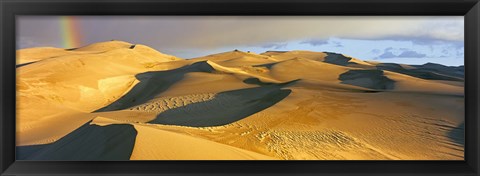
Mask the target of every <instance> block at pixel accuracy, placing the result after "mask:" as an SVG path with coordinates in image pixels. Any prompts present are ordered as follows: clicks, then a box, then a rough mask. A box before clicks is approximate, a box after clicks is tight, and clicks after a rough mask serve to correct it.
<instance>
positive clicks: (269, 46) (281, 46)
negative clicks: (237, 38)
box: [260, 43, 287, 49]
mask: <svg viewBox="0 0 480 176" xmlns="http://www.w3.org/2000/svg"><path fill="white" fill-rule="evenodd" d="M286 46H287V43H269V44H265V45H262V46H260V47H262V48H274V49H281V48H285V47H286Z"/></svg>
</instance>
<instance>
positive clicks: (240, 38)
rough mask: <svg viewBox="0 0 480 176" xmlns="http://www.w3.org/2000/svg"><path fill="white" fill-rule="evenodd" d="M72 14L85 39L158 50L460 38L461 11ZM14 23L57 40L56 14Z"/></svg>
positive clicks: (42, 38) (27, 32) (25, 32)
mask: <svg viewBox="0 0 480 176" xmlns="http://www.w3.org/2000/svg"><path fill="white" fill-rule="evenodd" d="M77 19H78V26H79V27H80V28H81V30H79V31H82V32H83V33H82V36H84V37H85V38H84V39H82V41H84V42H85V44H89V43H94V42H99V41H107V40H111V39H117V40H126V41H128V42H132V43H141V44H146V45H149V46H152V47H154V48H156V49H158V50H160V51H162V50H164V49H185V48H189V49H216V48H220V47H230V46H235V47H237V46H249V45H257V46H258V45H259V44H262V43H278V42H282V41H302V40H304V41H306V40H310V39H318V41H319V42H317V43H316V44H317V45H319V44H322V43H324V42H321V40H327V39H329V38H330V37H338V38H352V39H387V38H398V39H418V38H421V39H425V40H441V41H463V16H460V17H448V16H441V17H419V16H417V17H415V16H411V17H399V16H398V17H395V16H384V17H380V16H379V17H375V16H369V17H361V16H359V17H355V16H351V17H343V16H328V17H319V16H290V17H288V16H281V17H269V16H255V17H253V16H243V17H234V16H195V17H194V16H121V17H120V16H82V17H78V18H77ZM18 24H19V31H18V35H20V36H23V35H27V36H31V37H34V38H33V39H34V40H35V41H37V43H39V44H42V43H46V41H49V40H52V39H55V41H57V42H59V41H62V39H61V38H59V37H60V35H59V34H60V31H59V28H60V25H59V24H58V17H55V16H43V17H37V16H35V17H32V16H20V17H19V18H18ZM59 44H60V43H59ZM337 46H340V45H337Z"/></svg>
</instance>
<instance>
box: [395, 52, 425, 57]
mask: <svg viewBox="0 0 480 176" xmlns="http://www.w3.org/2000/svg"><path fill="white" fill-rule="evenodd" d="M425 56H427V55H425V54H422V53H418V52H416V51H403V52H402V53H400V55H398V56H397V57H399V58H424V57H425Z"/></svg>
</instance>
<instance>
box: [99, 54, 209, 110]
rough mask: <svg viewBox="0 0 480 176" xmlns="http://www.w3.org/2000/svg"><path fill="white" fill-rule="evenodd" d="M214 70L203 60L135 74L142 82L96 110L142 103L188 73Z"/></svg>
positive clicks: (114, 108) (124, 107)
mask: <svg viewBox="0 0 480 176" xmlns="http://www.w3.org/2000/svg"><path fill="white" fill-rule="evenodd" d="M213 70H214V69H213V67H212V66H210V65H209V64H208V63H207V62H206V61H202V62H196V63H193V64H191V65H187V66H183V67H181V68H178V69H174V70H168V71H153V72H146V73H141V74H138V75H135V77H136V78H137V79H138V80H139V81H140V82H139V83H138V84H137V85H135V87H133V88H132V90H130V91H129V92H128V93H127V94H126V95H124V96H123V97H121V98H120V99H118V100H117V101H115V102H113V103H111V104H110V105H107V106H105V107H103V108H100V109H98V110H96V111H94V112H106V111H116V110H122V109H127V108H130V107H134V106H137V105H141V104H143V103H145V102H147V101H149V100H151V99H153V98H154V97H155V96H156V95H158V94H160V93H161V92H163V91H165V90H167V89H168V88H169V87H170V86H172V85H173V84H175V83H176V82H178V81H180V80H181V79H183V77H184V75H185V74H187V73H190V72H207V73H211V72H212V71H213Z"/></svg>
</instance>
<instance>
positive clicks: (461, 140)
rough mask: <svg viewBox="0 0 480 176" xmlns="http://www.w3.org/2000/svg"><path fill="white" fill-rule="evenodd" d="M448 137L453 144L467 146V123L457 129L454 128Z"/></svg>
mask: <svg viewBox="0 0 480 176" xmlns="http://www.w3.org/2000/svg"><path fill="white" fill-rule="evenodd" d="M447 135H448V138H450V140H452V141H453V142H455V143H457V144H459V145H462V146H465V122H462V123H461V124H460V125H458V126H457V127H456V128H452V130H450V131H449V132H448V133H447Z"/></svg>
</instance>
